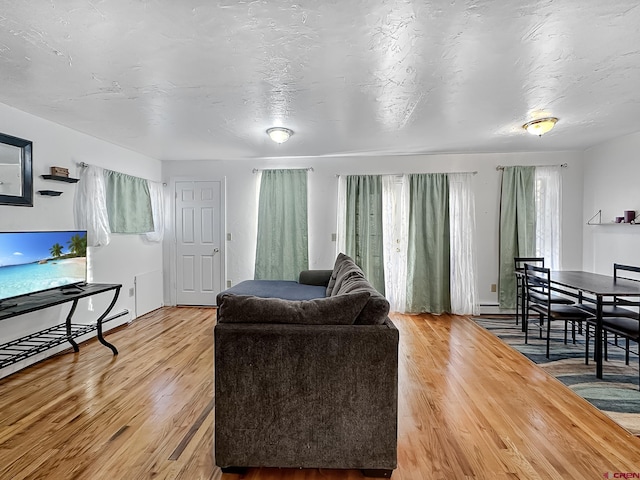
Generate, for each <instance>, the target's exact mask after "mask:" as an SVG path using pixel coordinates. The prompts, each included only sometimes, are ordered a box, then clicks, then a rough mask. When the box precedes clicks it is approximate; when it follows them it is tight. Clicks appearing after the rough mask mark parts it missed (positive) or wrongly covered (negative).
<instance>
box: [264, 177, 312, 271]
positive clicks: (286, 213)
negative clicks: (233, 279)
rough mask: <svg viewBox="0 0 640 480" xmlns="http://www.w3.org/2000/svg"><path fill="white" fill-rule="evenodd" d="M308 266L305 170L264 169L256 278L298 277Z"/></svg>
mask: <svg viewBox="0 0 640 480" xmlns="http://www.w3.org/2000/svg"><path fill="white" fill-rule="evenodd" d="M308 268H309V241H308V233H307V170H306V169H295V170H294V169H288V170H263V172H262V179H261V182H260V197H259V205H258V241H257V246H256V268H255V278H256V280H298V275H299V274H300V272H301V271H302V270H307V269H308Z"/></svg>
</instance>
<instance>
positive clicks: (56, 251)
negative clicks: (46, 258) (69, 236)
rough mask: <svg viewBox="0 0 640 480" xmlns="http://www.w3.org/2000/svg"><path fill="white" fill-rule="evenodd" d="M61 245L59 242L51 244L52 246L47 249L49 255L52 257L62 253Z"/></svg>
mask: <svg viewBox="0 0 640 480" xmlns="http://www.w3.org/2000/svg"><path fill="white" fill-rule="evenodd" d="M62 248H63V247H62V245H60V244H59V243H55V244H53V246H52V247H51V248H50V249H49V253H50V254H51V256H52V257H53V258H58V257H59V256H61V255H62Z"/></svg>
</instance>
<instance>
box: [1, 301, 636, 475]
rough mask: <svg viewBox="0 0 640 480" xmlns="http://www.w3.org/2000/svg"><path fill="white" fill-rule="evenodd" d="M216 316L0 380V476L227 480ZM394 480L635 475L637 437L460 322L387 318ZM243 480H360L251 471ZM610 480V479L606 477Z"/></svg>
mask: <svg viewBox="0 0 640 480" xmlns="http://www.w3.org/2000/svg"><path fill="white" fill-rule="evenodd" d="M214 317H215V310H213V309H200V308H164V309H161V310H158V311H156V312H153V313H151V314H149V315H147V316H145V317H142V318H140V319H138V320H136V321H135V322H133V323H132V324H131V325H130V326H128V327H126V328H122V329H120V330H118V331H116V332H113V333H110V334H108V335H107V338H108V339H109V340H110V341H111V342H113V343H114V344H115V345H116V346H117V347H118V349H119V350H120V355H118V356H117V357H115V358H114V357H112V355H111V353H110V351H109V350H108V349H107V348H105V347H103V346H102V345H100V344H99V343H98V342H97V341H95V340H92V341H89V342H87V343H85V344H84V345H81V349H80V353H78V354H73V353H66V354H62V355H59V356H57V357H55V358H52V359H50V360H47V361H45V362H42V363H40V364H38V365H35V366H33V367H31V368H28V369H25V370H23V371H21V372H19V373H17V374H14V375H12V376H10V377H8V378H5V379H3V380H0V479H2V480H4V479H22V478H47V479H55V480H62V479H72V478H73V479H90V480H100V479H109V480H120V479H127V480H130V479H133V480H137V479H147V478H154V479H182V480H194V479H214V478H223V479H229V480H234V479H236V478H238V476H237V475H222V474H221V472H220V470H219V469H218V468H217V467H215V465H214V462H213V457H212V449H213V440H212V439H213V410H212V409H213V376H212V368H213V365H212V364H213V351H212V344H213V336H212V327H213V325H214ZM392 318H393V320H394V322H395V324H396V325H397V327H398V329H399V330H400V352H399V358H400V362H399V363H400V370H399V405H398V411H399V418H398V469H397V470H395V472H394V474H393V477H392V478H395V479H396V480H407V479H411V480H414V479H462V478H478V479H480V478H482V479H501V478H505V479H506V478H509V479H515V478H518V479H537V478H541V479H542V478H549V479H559V478H574V479H581V480H582V479H592V478H593V479H600V478H603V476H604V475H605V473H607V472H610V473H612V474H613V473H616V472H623V473H628V472H637V473H640V439H638V438H635V437H633V436H631V435H629V434H628V433H626V432H625V431H624V430H623V429H622V428H620V427H619V426H618V425H616V424H615V423H613V422H612V421H611V420H610V419H609V418H607V417H606V416H605V415H603V414H601V413H600V412H599V411H598V410H597V409H595V408H593V407H591V406H590V405H589V404H588V403H587V402H585V401H584V400H582V399H581V398H580V397H578V396H576V395H574V394H573V393H572V392H571V391H570V390H568V389H567V388H566V387H564V386H563V385H562V384H561V383H560V382H558V381H557V380H555V379H554V378H552V377H550V376H548V375H547V374H546V373H544V372H543V371H542V370H540V369H539V368H537V367H536V366H535V365H533V364H532V363H530V362H529V361H528V360H526V359H525V358H524V357H522V356H521V355H519V354H518V353H516V352H515V351H513V350H511V349H510V348H508V347H506V346H505V345H504V344H503V343H501V342H500V341H498V340H497V339H496V338H494V337H493V336H492V335H491V334H489V333H488V332H486V331H484V330H482V329H481V328H479V327H478V326H476V325H475V324H474V323H473V322H472V321H471V320H469V319H468V318H464V317H455V316H447V315H443V316H440V317H434V316H430V315H420V316H406V315H394V316H393V317H392ZM245 478H246V479H248V480H253V479H287V480H298V479H300V480H302V479H305V480H310V479H311V480H313V479H359V478H362V477H361V475H360V472H358V471H335V470H334V471H329V470H278V469H253V470H249V472H248V473H247V475H246V476H245ZM612 478H613V477H612Z"/></svg>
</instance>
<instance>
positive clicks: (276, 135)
mask: <svg viewBox="0 0 640 480" xmlns="http://www.w3.org/2000/svg"><path fill="white" fill-rule="evenodd" d="M267 135H269V137H270V138H271V140H273V141H274V142H276V143H284V142H286V141H287V140H289V137H290V136H291V135H293V130H290V129H288V128H284V127H271V128H269V129H267Z"/></svg>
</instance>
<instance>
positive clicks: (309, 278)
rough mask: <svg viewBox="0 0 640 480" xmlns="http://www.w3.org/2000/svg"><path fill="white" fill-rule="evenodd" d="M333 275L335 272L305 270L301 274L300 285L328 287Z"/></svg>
mask: <svg viewBox="0 0 640 480" xmlns="http://www.w3.org/2000/svg"><path fill="white" fill-rule="evenodd" d="M332 273H333V270H303V271H301V272H300V277H299V278H298V283H303V284H305V285H317V286H319V287H326V286H327V285H329V279H330V278H331V274H332Z"/></svg>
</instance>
